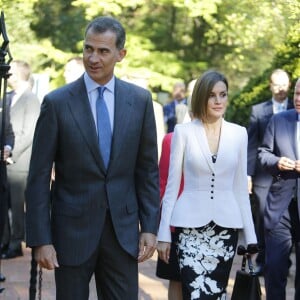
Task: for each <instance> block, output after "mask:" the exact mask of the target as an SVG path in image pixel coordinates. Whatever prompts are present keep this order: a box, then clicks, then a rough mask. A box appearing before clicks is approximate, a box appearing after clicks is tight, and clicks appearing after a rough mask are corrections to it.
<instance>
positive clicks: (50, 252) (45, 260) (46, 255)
mask: <svg viewBox="0 0 300 300" xmlns="http://www.w3.org/2000/svg"><path fill="white" fill-rule="evenodd" d="M34 258H35V260H36V261H37V263H38V264H39V265H40V266H41V267H42V268H45V269H47V270H53V269H54V268H58V267H59V265H58V262H57V257H56V251H55V249H54V247H53V245H43V246H39V247H35V248H34Z"/></svg>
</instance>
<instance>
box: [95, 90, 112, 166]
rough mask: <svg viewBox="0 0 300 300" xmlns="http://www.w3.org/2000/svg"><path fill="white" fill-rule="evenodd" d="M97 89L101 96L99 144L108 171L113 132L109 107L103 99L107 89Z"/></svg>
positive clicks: (98, 126)
mask: <svg viewBox="0 0 300 300" xmlns="http://www.w3.org/2000/svg"><path fill="white" fill-rule="evenodd" d="M97 89H98V92H99V96H98V99H97V101H96V113H97V128H98V143H99V147H100V152H101V155H102V158H103V162H104V165H105V168H106V169H107V167H108V163H109V158H110V148H111V140H112V132H111V126H110V120H109V114H108V110H107V106H106V103H105V101H104V97H103V94H104V91H105V89H106V87H104V86H103V87H102V86H100V87H98V88H97Z"/></svg>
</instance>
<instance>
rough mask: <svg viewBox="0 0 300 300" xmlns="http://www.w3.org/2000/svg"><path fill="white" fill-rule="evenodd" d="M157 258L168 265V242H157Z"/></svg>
mask: <svg viewBox="0 0 300 300" xmlns="http://www.w3.org/2000/svg"><path fill="white" fill-rule="evenodd" d="M156 249H157V252H158V256H159V258H160V259H161V260H163V261H164V262H165V263H166V264H168V263H169V257H170V249H171V243H168V242H158V243H157V246H156Z"/></svg>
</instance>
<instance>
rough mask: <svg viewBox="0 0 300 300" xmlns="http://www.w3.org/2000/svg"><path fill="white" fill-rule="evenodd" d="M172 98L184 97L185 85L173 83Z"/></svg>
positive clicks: (181, 98)
mask: <svg viewBox="0 0 300 300" xmlns="http://www.w3.org/2000/svg"><path fill="white" fill-rule="evenodd" d="M172 97H173V99H176V100H177V101H181V100H183V99H184V98H185V87H184V86H183V85H181V84H179V85H175V86H174V89H173V93H172Z"/></svg>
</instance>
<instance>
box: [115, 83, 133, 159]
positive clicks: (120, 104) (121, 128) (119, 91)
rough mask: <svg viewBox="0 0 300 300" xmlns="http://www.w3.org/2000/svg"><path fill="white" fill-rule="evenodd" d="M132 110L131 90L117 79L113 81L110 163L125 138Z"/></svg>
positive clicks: (116, 155)
mask: <svg viewBox="0 0 300 300" xmlns="http://www.w3.org/2000/svg"><path fill="white" fill-rule="evenodd" d="M132 109H133V95H132V94H131V89H128V88H127V86H126V84H125V83H124V82H123V81H121V80H119V79H117V78H116V81H115V116H114V131H113V138H112V148H111V163H113V161H114V160H116V159H117V157H118V155H119V153H120V151H121V148H122V145H123V139H124V138H125V137H126V131H127V127H128V124H129V120H130V118H131V114H132Z"/></svg>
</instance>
